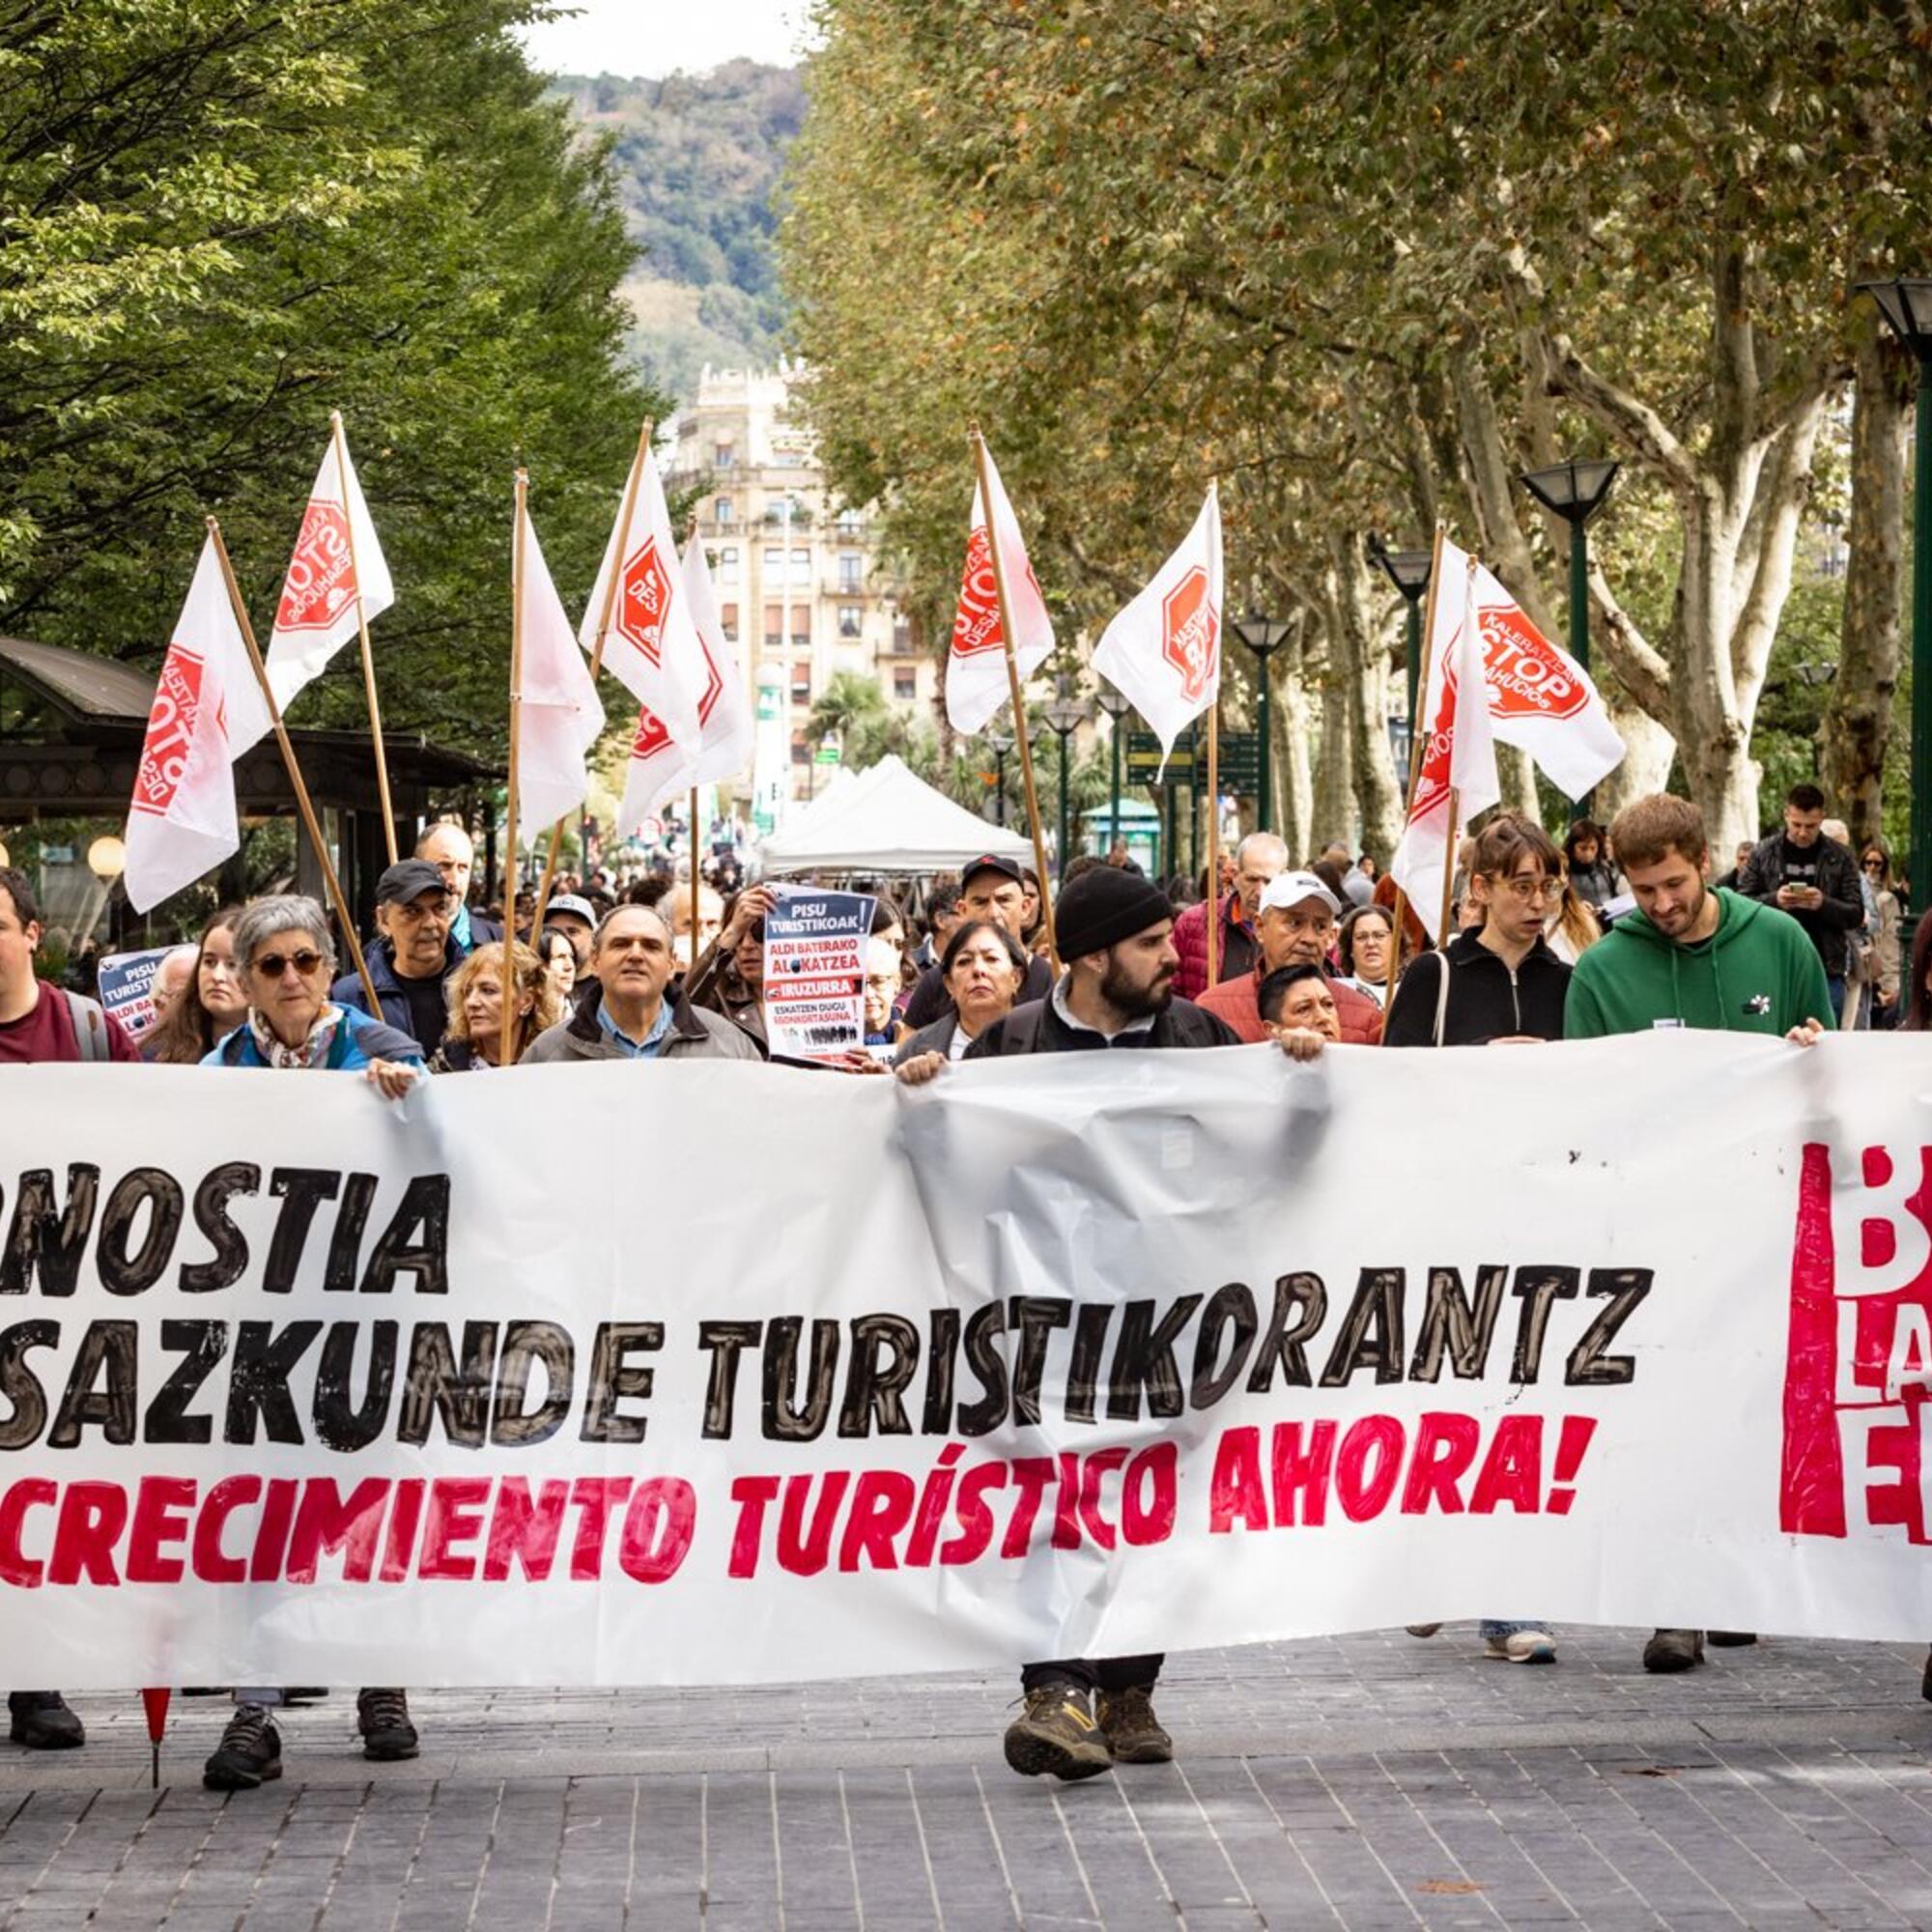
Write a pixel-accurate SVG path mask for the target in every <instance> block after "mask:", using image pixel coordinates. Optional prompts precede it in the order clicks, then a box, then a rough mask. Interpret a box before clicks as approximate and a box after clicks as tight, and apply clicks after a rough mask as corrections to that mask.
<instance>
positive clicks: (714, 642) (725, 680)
mask: <svg viewBox="0 0 1932 1932" xmlns="http://www.w3.org/2000/svg"><path fill="white" fill-rule="evenodd" d="M684 588H685V594H686V595H687V596H688V597H689V598H690V599H691V621H692V628H693V630H694V631H696V635H697V646H698V651H699V653H700V655H701V657H702V660H703V663H702V673H701V675H702V682H701V684H700V687H699V690H698V695H697V730H698V739H699V745H700V750H699V752H698V755H697V776H696V780H695V781H694V782H695V783H697V784H717V783H719V782H721V781H723V780H725V779H734V778H736V777H737V776H738V774H739V773H740V772H742V771H743V770H744V769H745V767H746V766H747V765H749V764H750V763H751V762H752V742H753V735H754V732H753V722H752V702H751V699H750V698H749V697H748V696H746V694H745V677H744V673H743V672H742V671H741V670H740V669H739V668H738V661H737V659H736V658H735V657H733V656H732V653H731V640H730V639H728V638H727V637H725V626H724V624H723V622H722V621H721V620H720V618H719V615H718V600H717V598H716V597H715V596H714V595H713V594H712V589H711V566H710V565H709V564H708V563H707V562H706V561H705V556H704V546H703V545H702V544H701V543H699V542H698V541H697V539H696V537H694V538H693V539H692V540H691V542H690V544H689V545H688V546H687V547H686V549H685V553H684Z"/></svg>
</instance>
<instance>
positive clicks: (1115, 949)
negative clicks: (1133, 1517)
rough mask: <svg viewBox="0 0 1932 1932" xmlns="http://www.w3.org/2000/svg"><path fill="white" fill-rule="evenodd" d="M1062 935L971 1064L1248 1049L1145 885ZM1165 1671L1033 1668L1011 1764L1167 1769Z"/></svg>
mask: <svg viewBox="0 0 1932 1932" xmlns="http://www.w3.org/2000/svg"><path fill="white" fill-rule="evenodd" d="M1054 933H1055V938H1056V940H1057V942H1058V945H1059V949H1060V957H1061V960H1062V962H1063V964H1064V966H1065V972H1064V973H1063V974H1062V976H1061V978H1060V979H1059V980H1057V981H1056V982H1055V983H1054V986H1053V990H1052V991H1051V992H1050V993H1049V994H1048V995H1047V996H1046V998H1045V999H1043V1000H1030V1001H1028V1002H1027V1004H1026V1005H1024V1006H1020V1007H1015V1008H1014V1009H1013V1010H1012V1011H1011V1012H1009V1014H1008V1015H1007V1016H1006V1018H1004V1019H1000V1020H995V1021H994V1022H993V1023H992V1025H991V1026H989V1027H987V1028H986V1030H985V1031H984V1032H983V1033H981V1034H980V1037H978V1038H977V1039H976V1040H974V1042H973V1043H972V1045H971V1046H969V1047H968V1048H967V1049H966V1054H965V1058H966V1059H968V1060H985V1059H992V1058H995V1057H998V1056H1003V1055H1006V1054H1009V1053H1081V1052H1088V1053H1094V1052H1098V1053H1104V1052H1106V1051H1108V1050H1109V1049H1110V1048H1115V1047H1195V1046H1234V1045H1237V1044H1238V1041H1237V1039H1236V1035H1235V1033H1234V1032H1233V1030H1232V1029H1231V1028H1230V1027H1228V1026H1227V1024H1226V1023H1225V1022H1223V1021H1221V1020H1218V1019H1216V1018H1215V1017H1214V1015H1213V1014H1212V1013H1206V1012H1203V1011H1202V1010H1201V1009H1200V1008H1199V1007H1196V1006H1193V1005H1191V1004H1190V1003H1189V1002H1187V1001H1186V1000H1179V999H1176V998H1175V997H1174V976H1175V973H1176V971H1177V970H1178V969H1179V965H1180V955H1179V952H1176V950H1175V945H1174V909H1173V907H1172V906H1171V905H1169V903H1168V901H1167V897H1166V895H1164V894H1163V893H1162V892H1161V891H1160V890H1159V888H1158V887H1156V886H1153V885H1151V884H1150V883H1149V882H1148V881H1147V880H1146V879H1144V878H1137V877H1135V876H1134V874H1133V873H1131V872H1122V871H1119V870H1117V869H1115V868H1114V867H1110V866H1096V867H1094V869H1093V870H1091V871H1087V872H1083V873H1081V874H1080V876H1079V877H1078V878H1077V879H1074V880H1072V881H1071V882H1069V884H1068V885H1067V887H1066V889H1065V892H1063V893H1062V894H1061V895H1060V903H1059V905H1058V906H1057V907H1056V908H1055V914H1054ZM1302 1057H1306V1056H1305V1055H1304V1056H1302ZM945 1066H946V1062H945V1061H944V1060H943V1059H941V1058H940V1056H939V1055H938V1054H937V1053H933V1052H927V1053H923V1054H921V1055H919V1056H918V1057H917V1058H916V1059H913V1060H909V1061H908V1062H907V1063H906V1064H905V1065H903V1066H901V1067H900V1068H899V1069H898V1076H899V1078H900V1079H901V1080H903V1081H905V1082H906V1083H907V1084H908V1085H911V1086H918V1085H921V1084H923V1082H924V1081H926V1080H930V1079H932V1078H933V1077H935V1076H936V1075H937V1074H939V1073H941V1072H942V1071H944V1069H945ZM1161 1662H1162V1660H1161V1658H1160V1657H1159V1656H1157V1655H1156V1656H1151V1657H1106V1658H1096V1659H1089V1658H1060V1659H1057V1660H1054V1661H1052V1662H1043V1663H1029V1664H1028V1665H1027V1666H1026V1668H1025V1670H1024V1671H1022V1673H1021V1676H1020V1685H1021V1689H1022V1690H1024V1691H1025V1693H1026V1708H1025V1709H1024V1710H1023V1711H1022V1712H1021V1713H1020V1715H1019V1716H1018V1717H1017V1718H1016V1719H1014V1720H1013V1721H1012V1723H1011V1724H1009V1726H1008V1727H1007V1733H1006V1739H1005V1747H1006V1756H1007V1762H1008V1763H1009V1765H1011V1766H1012V1768H1013V1769H1014V1770H1015V1771H1017V1772H1019V1773H1021V1774H1022V1775H1023V1776H1028V1777H1037V1776H1039V1775H1040V1774H1041V1773H1045V1772H1050V1773H1051V1774H1052V1775H1053V1776H1055V1777H1062V1778H1076V1777H1092V1776H1094V1774H1095V1773H1096V1772H1102V1771H1106V1770H1108V1769H1109V1768H1110V1767H1111V1766H1112V1765H1114V1764H1115V1763H1122V1764H1165V1763H1166V1762H1167V1761H1168V1760H1169V1759H1170V1758H1171V1757H1173V1755H1174V1741H1173V1739H1171V1738H1170V1737H1169V1736H1168V1734H1167V1733H1166V1731H1164V1730H1163V1729H1162V1728H1161V1726H1160V1721H1159V1719H1157V1718H1155V1716H1154V1711H1153V1687H1154V1683H1155V1680H1156V1679H1157V1678H1158V1677H1159V1675H1160V1666H1161ZM1090 1699H1092V1700H1093V1702H1092V1703H1090Z"/></svg>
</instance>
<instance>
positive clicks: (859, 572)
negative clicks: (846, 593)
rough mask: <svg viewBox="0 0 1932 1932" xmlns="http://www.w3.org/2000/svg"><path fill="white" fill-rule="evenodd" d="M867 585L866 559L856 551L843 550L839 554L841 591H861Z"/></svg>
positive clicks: (839, 583) (839, 584)
mask: <svg viewBox="0 0 1932 1932" xmlns="http://www.w3.org/2000/svg"><path fill="white" fill-rule="evenodd" d="M865 583H866V559H865V558H864V556H862V555H861V554H859V552H857V551H856V550H841V551H840V552H839V553H838V587H839V589H840V590H861V589H864V587H865Z"/></svg>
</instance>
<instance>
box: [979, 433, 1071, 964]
mask: <svg viewBox="0 0 1932 1932" xmlns="http://www.w3.org/2000/svg"><path fill="white" fill-rule="evenodd" d="M967 434H968V436H969V437H971V439H972V441H973V465H974V469H975V471H976V472H977V475H978V478H979V483H980V507H981V508H982V509H984V511H985V513H986V548H987V550H988V551H990V552H991V554H992V558H993V595H994V597H995V598H996V599H997V600H998V603H999V606H1000V636H1001V638H1002V639H1003V640H1004V641H1005V644H1006V647H1007V688H1008V690H1009V692H1010V693H1011V694H1012V700H1013V739H1014V742H1015V743H1017V745H1018V746H1019V748H1020V777H1021V779H1022V781H1024V782H1025V785H1026V802H1027V823H1028V824H1029V825H1030V826H1032V828H1033V863H1034V868H1035V870H1036V871H1037V874H1038V876H1039V916H1040V921H1041V923H1042V924H1043V926H1044V928H1045V931H1046V956H1047V960H1048V963H1049V964H1050V965H1051V966H1052V967H1053V977H1054V978H1055V979H1056V980H1057V979H1059V977H1060V949H1059V947H1058V946H1057V945H1056V944H1055V943H1054V937H1053V897H1052V893H1051V890H1050V887H1049V885H1048V874H1047V869H1046V840H1045V838H1043V837H1042V836H1041V834H1040V829H1039V792H1038V791H1037V788H1036V787H1035V784H1034V779H1033V741H1032V734H1031V733H1030V732H1029V731H1028V729H1027V715H1026V698H1025V696H1024V694H1023V693H1022V692H1021V690H1020V661H1019V658H1018V656H1017V655H1016V654H1015V652H1014V648H1013V616H1012V610H1011V607H1010V606H1009V603H1008V601H1007V566H1006V561H1005V559H1004V558H1003V557H1002V555H1001V554H1000V531H999V526H998V524H997V523H996V522H995V521H994V517H993V490H992V479H991V477H990V476H989V475H988V473H987V471H988V467H989V466H988V464H987V461H986V440H985V438H984V437H982V436H981V435H980V425H979V424H978V423H974V424H973V425H972V426H971V428H970V429H969V430H968V431H967ZM1060 861H1061V864H1062V865H1065V863H1066V855H1065V853H1064V852H1063V853H1062V854H1061V855H1060Z"/></svg>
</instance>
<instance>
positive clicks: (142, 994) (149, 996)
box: [96, 946, 174, 1039]
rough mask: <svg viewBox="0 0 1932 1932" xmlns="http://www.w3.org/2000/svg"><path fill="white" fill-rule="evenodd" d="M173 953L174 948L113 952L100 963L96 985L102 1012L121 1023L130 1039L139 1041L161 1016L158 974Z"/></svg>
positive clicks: (157, 947) (164, 947) (160, 947)
mask: <svg viewBox="0 0 1932 1932" xmlns="http://www.w3.org/2000/svg"><path fill="white" fill-rule="evenodd" d="M173 951H174V948H173V947H172V946H155V947H150V948H149V949H148V950H147V951H146V952H110V953H109V954H108V955H107V957H106V958H104V959H103V960H102V961H101V962H100V971H99V978H98V980H97V982H96V983H97V988H98V990H99V994H100V1006H101V1010H102V1011H103V1012H107V1013H111V1014H112V1015H113V1016H114V1018H116V1019H117V1020H119V1021H120V1022H121V1024H122V1025H123V1026H124V1027H125V1028H127V1030H128V1037H130V1038H133V1039H139V1038H140V1037H141V1036H142V1035H143V1034H145V1033H146V1032H147V1031H148V1030H149V1028H151V1027H152V1026H153V1025H154V1024H155V1021H156V1018H157V1017H158V1015H157V1014H156V1011H155V1000H154V985H155V975H156V973H158V972H159V971H160V970H161V961H162V960H163V959H165V958H166V957H167V956H168V954H169V953H170V952H173Z"/></svg>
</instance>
